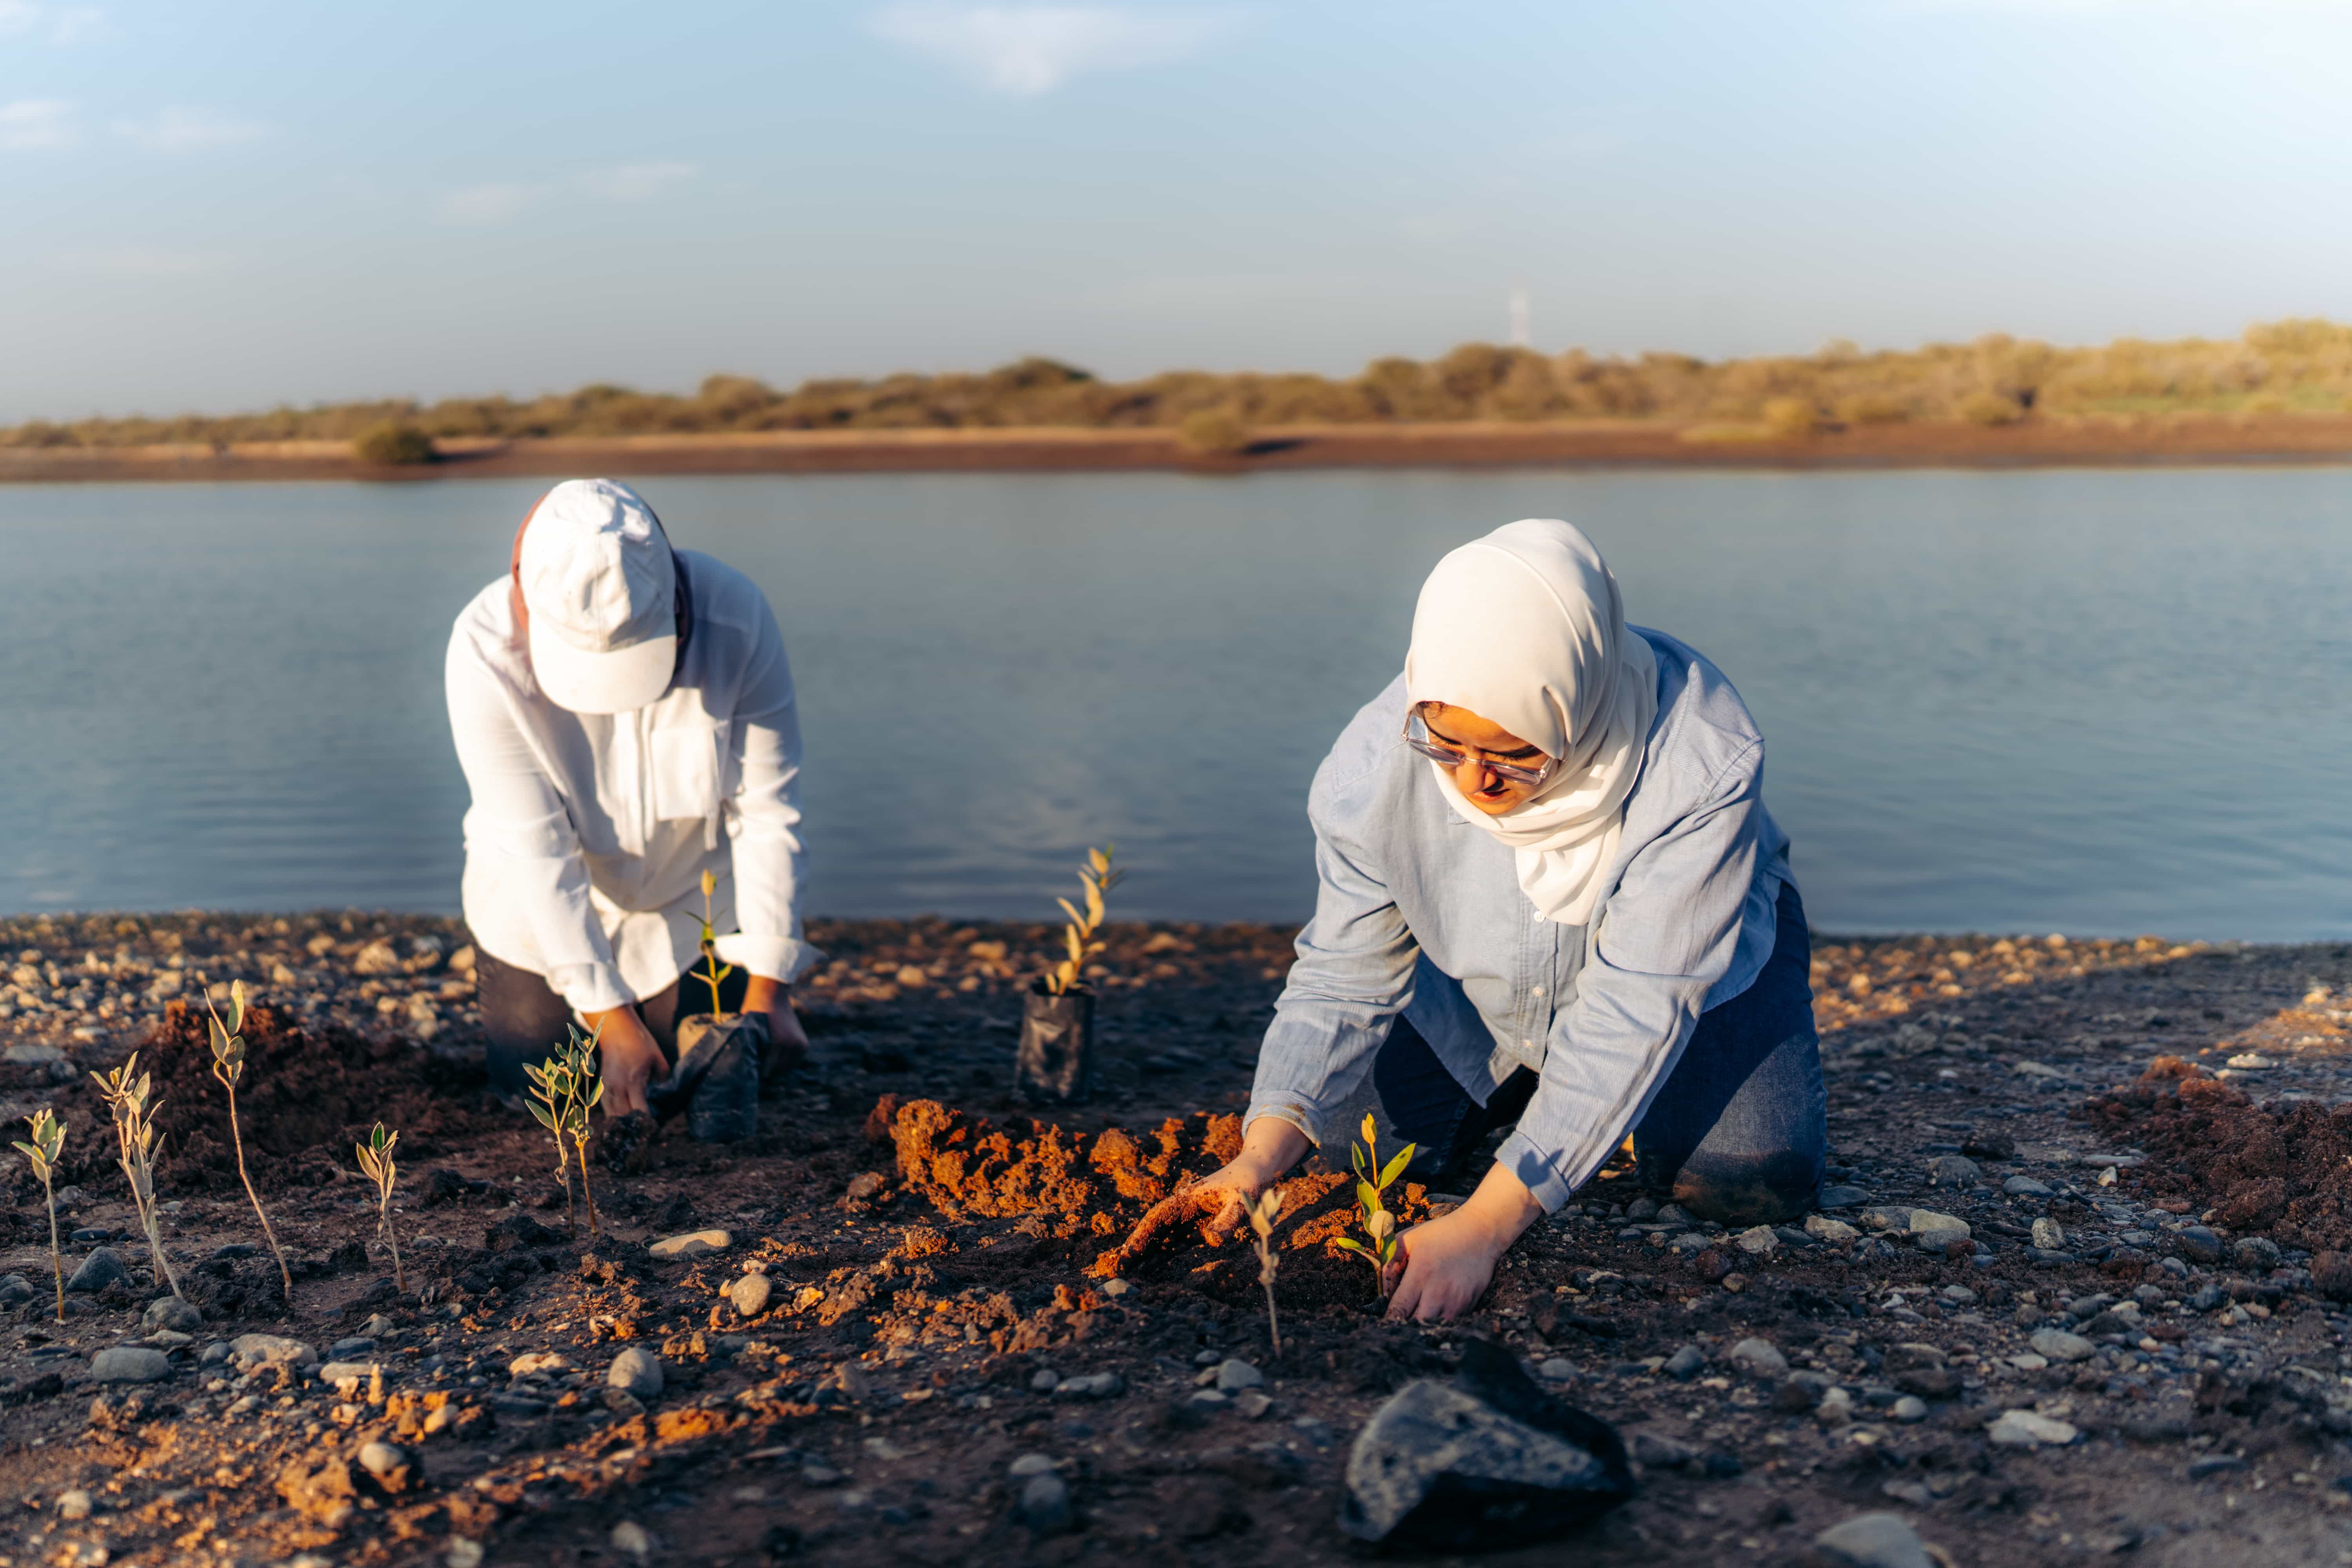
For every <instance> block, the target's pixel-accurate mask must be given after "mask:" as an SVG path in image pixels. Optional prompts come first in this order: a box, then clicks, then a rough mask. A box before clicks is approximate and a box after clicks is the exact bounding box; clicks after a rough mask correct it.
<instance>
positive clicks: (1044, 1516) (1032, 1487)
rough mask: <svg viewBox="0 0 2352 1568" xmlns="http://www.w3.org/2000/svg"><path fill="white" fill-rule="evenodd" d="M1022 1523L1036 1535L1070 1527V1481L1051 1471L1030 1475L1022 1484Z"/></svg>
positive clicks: (1049, 1533)
mask: <svg viewBox="0 0 2352 1568" xmlns="http://www.w3.org/2000/svg"><path fill="white" fill-rule="evenodd" d="M1020 1507H1021V1522H1022V1523H1024V1524H1025V1525H1027V1526H1028V1527H1029V1528H1030V1529H1031V1530H1033V1531H1035V1532H1036V1533H1038V1534H1039V1535H1059V1534H1061V1533H1062V1532H1063V1531H1066V1530H1067V1529H1069V1528H1070V1525H1071V1523H1072V1522H1073V1515H1072V1513H1071V1510H1070V1483H1069V1482H1067V1481H1066V1480H1064V1479H1062V1478H1061V1477H1059V1476H1057V1475H1055V1474H1054V1473H1053V1472H1052V1471H1051V1470H1048V1471H1046V1472H1045V1474H1043V1475H1036V1476H1031V1477H1030V1478H1029V1479H1028V1480H1026V1481H1025V1482H1024V1483H1022V1487H1021V1505H1020Z"/></svg>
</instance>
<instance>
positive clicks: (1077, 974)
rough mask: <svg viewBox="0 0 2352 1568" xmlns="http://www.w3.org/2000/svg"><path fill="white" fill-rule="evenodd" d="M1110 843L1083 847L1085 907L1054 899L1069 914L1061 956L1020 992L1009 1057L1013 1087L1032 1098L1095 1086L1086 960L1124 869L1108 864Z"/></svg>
mask: <svg viewBox="0 0 2352 1568" xmlns="http://www.w3.org/2000/svg"><path fill="white" fill-rule="evenodd" d="M1110 858H1111V847H1108V846H1106V847H1103V848H1100V849H1089V850H1087V863H1086V864H1085V865H1084V866H1082V867H1080V868H1079V869H1078V881H1079V884H1080V885H1081V887H1082V888H1083V889H1084V890H1085V897H1086V907H1085V908H1084V909H1080V908H1079V907H1078V906H1077V905H1076V904H1074V903H1072V902H1070V900H1067V899H1056V900H1054V901H1055V903H1057V904H1060V905H1061V906H1062V912H1063V914H1065V915H1066V916H1067V917H1068V921H1067V922H1066V924H1065V925H1064V926H1063V927H1062V946H1063V957H1062V960H1061V962H1059V963H1056V964H1055V965H1054V966H1053V967H1052V968H1051V969H1049V970H1047V971H1046V972H1045V973H1044V974H1043V975H1041V976H1040V977H1039V978H1038V979H1037V981H1036V982H1035V983H1034V984H1032V985H1031V986H1030V987H1029V990H1028V993H1027V994H1025V995H1024V996H1023V998H1022V1007H1021V1044H1020V1046H1019V1047H1018V1053H1017V1055H1016V1056H1015V1057H1014V1058H1013V1090H1014V1092H1015V1093H1017V1094H1020V1095H1022V1096H1023V1097H1024V1098H1026V1099H1029V1100H1065V1101H1067V1100H1084V1099H1086V1098H1087V1095H1088V1094H1089V1093H1091V1092H1092V1091H1093V1089H1094V1066H1095V994H1094V993H1093V992H1092V991H1090V990H1088V989H1087V985H1086V983H1085V977H1084V976H1085V969H1086V963H1087V959H1089V958H1091V957H1093V956H1094V955H1095V954H1096V953H1097V952H1101V951H1102V950H1103V944H1102V942H1100V941H1099V940H1098V939H1097V932H1099V931H1101V930H1102V926H1103V896H1104V895H1105V894H1107V893H1108V892H1109V891H1110V890H1111V889H1113V888H1115V887H1117V886H1118V883H1119V880H1120V879H1121V878H1122V877H1124V876H1125V875H1126V873H1125V872H1123V871H1114V870H1112V869H1111V865H1110Z"/></svg>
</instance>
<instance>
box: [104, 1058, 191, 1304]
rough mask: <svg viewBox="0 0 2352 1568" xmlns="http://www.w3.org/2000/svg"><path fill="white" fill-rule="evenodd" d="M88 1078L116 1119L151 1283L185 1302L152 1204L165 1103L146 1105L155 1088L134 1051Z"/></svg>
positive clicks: (116, 1139)
mask: <svg viewBox="0 0 2352 1568" xmlns="http://www.w3.org/2000/svg"><path fill="white" fill-rule="evenodd" d="M89 1076H90V1079H91V1081H92V1082H94V1083H96V1084H97V1085H98V1095H99V1098H100V1100H105V1101H106V1108H107V1110H110V1111H111V1112H113V1114H114V1142H115V1144H116V1151H117V1154H118V1156H119V1158H120V1160H121V1165H122V1174H123V1175H124V1176H125V1177H126V1178H127V1179H128V1180H129V1181H130V1183H131V1202H132V1203H133V1204H134V1205H137V1207H138V1210H139V1224H140V1226H141V1227H142V1229H144V1230H145V1231H146V1232H147V1255H148V1258H149V1260H150V1261H151V1262H152V1264H153V1265H154V1271H155V1283H157V1284H158V1285H162V1286H163V1287H165V1288H166V1289H169V1290H170V1291H171V1292H172V1294H173V1295H174V1296H178V1297H179V1298H180V1300H187V1296H186V1295H185V1294H184V1292H183V1291H182V1290H181V1289H180V1277H179V1275H177V1274H176V1273H174V1272H173V1269H172V1259H171V1257H170V1255H169V1254H167V1253H166V1252H165V1251H164V1250H163V1220H162V1218H161V1216H160V1215H159V1213H158V1211H157V1207H156V1204H155V1150H156V1147H157V1145H159V1144H160V1143H162V1142H163V1133H162V1132H161V1131H158V1130H157V1128H156V1126H155V1113H156V1112H157V1111H159V1110H163V1101H162V1100H155V1101H154V1102H152V1104H151V1103H149V1101H148V1099H147V1097H148V1095H149V1094H151V1093H152V1092H153V1088H154V1086H153V1083H152V1080H151V1079H149V1077H148V1075H147V1074H145V1073H142V1072H141V1071H139V1053H138V1052H137V1051H133V1052H131V1059H130V1060H129V1061H126V1062H124V1063H123V1064H122V1065H121V1067H119V1068H115V1069H114V1070H113V1071H112V1072H103V1073H100V1072H94V1073H92V1074H90V1075H89Z"/></svg>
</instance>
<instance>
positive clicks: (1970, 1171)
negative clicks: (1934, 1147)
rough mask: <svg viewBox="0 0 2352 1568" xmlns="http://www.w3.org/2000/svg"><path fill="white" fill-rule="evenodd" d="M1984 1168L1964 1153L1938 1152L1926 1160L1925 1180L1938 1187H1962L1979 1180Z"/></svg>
mask: <svg viewBox="0 0 2352 1568" xmlns="http://www.w3.org/2000/svg"><path fill="white" fill-rule="evenodd" d="M1983 1177H1984V1168H1983V1167H1982V1166H1980V1165H1979V1164H1978V1163H1976V1162H1975V1161H1974V1160H1971V1159H1969V1157H1968V1156H1967V1155H1966V1154H1938V1155H1937V1156H1936V1157H1935V1158H1934V1159H1932V1160H1930V1161H1928V1162H1927V1180H1928V1182H1929V1184H1932V1185H1935V1186H1938V1187H1962V1186H1966V1185H1968V1184H1969V1183H1970V1182H1975V1181H1980V1180H1982V1179H1983Z"/></svg>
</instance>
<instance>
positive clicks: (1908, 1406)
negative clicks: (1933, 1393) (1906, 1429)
mask: <svg viewBox="0 0 2352 1568" xmlns="http://www.w3.org/2000/svg"><path fill="white" fill-rule="evenodd" d="M1886 1413H1887V1414H1888V1415H1892V1416H1894V1417H1895V1419H1896V1420H1897V1421H1900V1422H1902V1423H1903V1424H1904V1425H1905V1426H1910V1425H1912V1424H1913V1423H1915V1422H1919V1421H1925V1420H1926V1419H1927V1401H1926V1400H1924V1399H1922V1398H1920V1397H1919V1396H1918V1395H1917V1394H1905V1395H1904V1396H1903V1397H1902V1398H1900V1399H1898V1400H1896V1401H1895V1403H1894V1405H1891V1406H1890V1407H1889V1408H1888V1410H1887V1412H1886Z"/></svg>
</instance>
